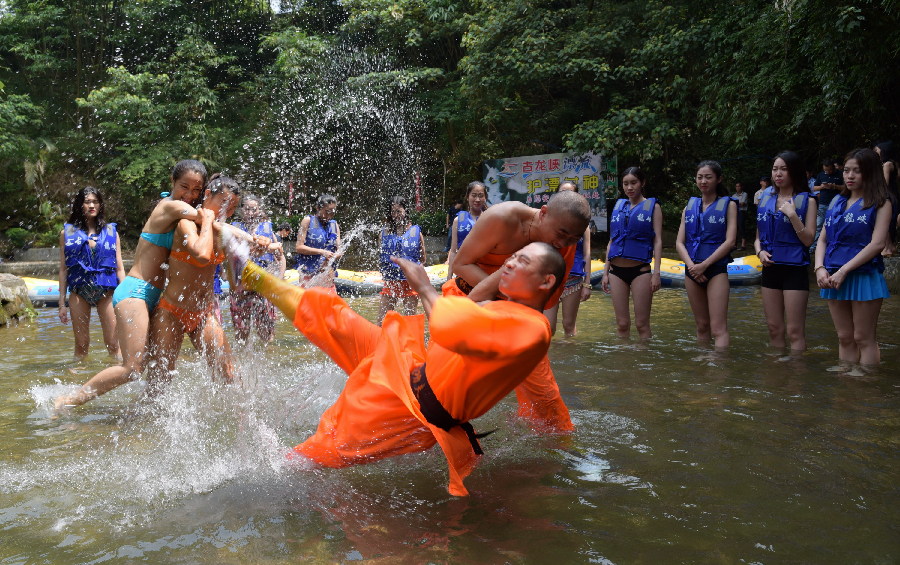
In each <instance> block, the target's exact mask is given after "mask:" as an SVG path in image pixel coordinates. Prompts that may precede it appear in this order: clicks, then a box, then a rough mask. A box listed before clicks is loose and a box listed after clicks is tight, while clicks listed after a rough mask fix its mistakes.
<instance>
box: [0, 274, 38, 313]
mask: <svg viewBox="0 0 900 565" xmlns="http://www.w3.org/2000/svg"><path fill="white" fill-rule="evenodd" d="M36 315H37V312H36V311H35V309H34V306H33V305H32V304H31V300H30V299H29V298H28V287H27V286H26V285H25V281H23V280H22V279H21V278H19V277H17V276H15V275H10V274H7V273H0V326H4V325H6V324H7V323H9V321H10V320H11V319H18V318H24V317H29V318H30V317H34V316H36Z"/></svg>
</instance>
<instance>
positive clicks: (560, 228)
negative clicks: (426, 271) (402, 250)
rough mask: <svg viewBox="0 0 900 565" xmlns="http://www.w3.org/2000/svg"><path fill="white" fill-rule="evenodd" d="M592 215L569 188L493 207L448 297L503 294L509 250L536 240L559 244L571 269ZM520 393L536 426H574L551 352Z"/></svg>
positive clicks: (523, 409) (522, 410)
mask: <svg viewBox="0 0 900 565" xmlns="http://www.w3.org/2000/svg"><path fill="white" fill-rule="evenodd" d="M590 220H591V208H590V206H589V205H588V202H587V200H586V199H585V198H584V197H583V196H581V195H580V194H578V193H576V192H570V191H566V192H558V193H556V194H555V195H553V197H552V198H550V201H549V202H548V203H547V204H546V205H544V206H542V207H540V208H531V207H529V206H526V205H525V204H522V203H521V202H503V203H500V204H496V205H494V206H491V207H490V208H488V209H487V210H486V211H485V212H484V213H483V214H482V215H481V218H480V219H479V220H478V222H477V223H476V224H475V227H474V228H472V232H471V233H470V234H469V236H468V237H467V238H466V240H465V242H463V245H462V247H460V249H459V251H458V252H457V254H456V259H455V260H454V263H453V270H454V272H456V273H457V276H456V277H455V278H453V279H450V280H448V281H447V282H446V283H445V284H444V286H443V288H442V291H443V294H444V296H449V295H457V296H460V295H462V296H465V295H468V296H469V298H471V299H473V300H476V301H480V300H491V299H494V298H501V297H502V296H501V295H500V294H499V282H500V270H499V269H500V267H501V266H502V265H503V263H504V262H505V261H506V259H507V258H509V256H510V255H512V254H513V253H515V252H516V251H518V250H519V249H522V248H523V247H525V246H526V245H528V244H529V243H533V242H543V243H549V244H550V245H552V246H553V247H555V248H556V249H558V250H559V252H560V253H561V254H562V255H563V257H564V258H565V260H566V269H568V270H567V271H566V272H569V271H570V270H571V269H572V263H573V262H574V259H575V243H577V242H578V238H579V237H581V236H582V235H583V234H584V230H585V229H586V228H587V226H588V223H589V222H590ZM562 290H563V288H562V287H560V288H559V289H557V291H556V292H555V293H554V294H553V295H552V296H551V297H550V299H549V301H548V302H547V306H546V307H547V308H550V307H552V306H553V305H554V304H556V303H557V302H558V301H559V296H560V294H561V293H562ZM516 397H517V399H518V402H519V415H520V416H521V417H523V418H526V419H528V420H529V421H530V422H531V423H532V425H533V426H535V427H536V428H538V429H540V430H543V431H550V432H568V431H571V430H572V429H574V426H573V425H572V421H571V419H570V418H569V410H568V409H567V408H566V405H565V403H564V402H563V400H562V397H561V396H560V394H559V387H558V386H557V384H556V379H555V378H554V376H553V371H552V370H551V369H550V361H549V359H547V357H546V356H544V359H543V360H542V361H541V362H540V363H539V364H538V366H537V367H536V368H535V370H534V371H533V372H532V373H531V374H530V375H529V376H528V378H526V379H525V381H524V382H523V383H522V384H521V385H519V387H518V388H516Z"/></svg>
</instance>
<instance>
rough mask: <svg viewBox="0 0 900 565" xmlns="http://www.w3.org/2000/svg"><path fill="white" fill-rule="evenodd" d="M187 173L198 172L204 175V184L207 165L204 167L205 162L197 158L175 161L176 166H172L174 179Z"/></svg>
mask: <svg viewBox="0 0 900 565" xmlns="http://www.w3.org/2000/svg"><path fill="white" fill-rule="evenodd" d="M185 173H197V174H198V175H200V176H201V177H203V184H204V185H205V184H206V176H207V172H206V167H204V166H203V163H201V162H200V161H197V160H196V159H183V160H181V161H178V162H177V163H175V166H174V167H172V180H178V179H180V178H181V177H183V176H184V175H185Z"/></svg>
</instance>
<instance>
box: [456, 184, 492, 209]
mask: <svg viewBox="0 0 900 565" xmlns="http://www.w3.org/2000/svg"><path fill="white" fill-rule="evenodd" d="M476 188H481V189H482V190H484V209H485V210H487V207H488V203H487V187H486V186H485V185H484V183H483V182H481V181H479V180H473V181H472V182H470V183H469V184H468V186H466V195H465V197H463V202H462V205H463V208H464V209H465V210H466V211H468V210H469V195H470V194H472V191H473V190H475V189H476Z"/></svg>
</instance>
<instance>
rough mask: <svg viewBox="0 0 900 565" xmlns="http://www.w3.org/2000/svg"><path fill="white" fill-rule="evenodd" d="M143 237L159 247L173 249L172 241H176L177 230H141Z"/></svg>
mask: <svg viewBox="0 0 900 565" xmlns="http://www.w3.org/2000/svg"><path fill="white" fill-rule="evenodd" d="M141 239H145V240H147V241H149V242H150V243H152V244H153V245H156V246H158V247H165V248H166V249H172V243H173V242H174V241H175V230H172V231H170V232H166V233H149V232H145V231H143V232H141Z"/></svg>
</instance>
